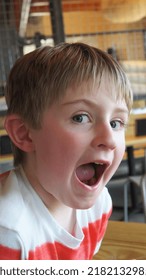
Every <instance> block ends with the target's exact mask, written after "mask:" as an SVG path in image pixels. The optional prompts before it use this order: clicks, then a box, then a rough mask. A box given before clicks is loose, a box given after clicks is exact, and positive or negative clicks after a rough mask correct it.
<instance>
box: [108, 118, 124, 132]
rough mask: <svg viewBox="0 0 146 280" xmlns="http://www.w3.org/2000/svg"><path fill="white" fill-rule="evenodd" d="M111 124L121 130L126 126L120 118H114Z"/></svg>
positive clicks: (115, 128)
mask: <svg viewBox="0 0 146 280" xmlns="http://www.w3.org/2000/svg"><path fill="white" fill-rule="evenodd" d="M110 125H111V127H112V128H113V129H114V130H119V129H122V128H123V127H125V124H124V123H123V122H122V121H120V120H113V121H111V122H110Z"/></svg>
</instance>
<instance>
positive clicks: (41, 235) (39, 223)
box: [0, 169, 112, 260]
mask: <svg viewBox="0 0 146 280" xmlns="http://www.w3.org/2000/svg"><path fill="white" fill-rule="evenodd" d="M0 177H1V178H0V260H59V259H60V260H88V259H92V257H93V255H94V254H95V253H97V252H98V250H99V247H100V245H101V241H102V239H103V236H104V233H105V230H106V227H107V222H108V219H109V217H110V214H111V209H112V202H111V197H110V195H109V193H108V190H107V188H106V187H105V188H104V189H103V191H102V192H101V194H100V195H99V197H98V198H97V200H96V203H95V205H94V206H93V207H91V208H90V209H87V210H80V209H78V210H76V226H75V229H74V235H72V234H70V233H68V232H67V231H66V230H65V229H64V228H62V227H61V226H60V225H59V224H58V223H57V221H56V220H55V219H54V218H53V216H52V215H51V213H50V212H49V210H48V209H47V208H46V206H45V205H44V203H43V202H42V200H41V198H40V197H39V196H38V194H37V193H36V192H35V191H34V189H33V188H32V186H31V185H30V184H29V182H28V181H27V179H26V177H25V175H24V172H22V171H20V169H17V170H12V171H10V172H7V173H5V174H2V175H1V176H0Z"/></svg>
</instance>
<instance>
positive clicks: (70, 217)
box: [22, 166, 76, 234]
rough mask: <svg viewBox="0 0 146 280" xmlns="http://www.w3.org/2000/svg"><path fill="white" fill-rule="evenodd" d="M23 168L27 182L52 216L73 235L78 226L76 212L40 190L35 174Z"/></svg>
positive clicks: (43, 190) (42, 189)
mask: <svg viewBox="0 0 146 280" xmlns="http://www.w3.org/2000/svg"><path fill="white" fill-rule="evenodd" d="M22 168H23V171H24V173H25V176H26V177H27V180H28V181H29V183H30V184H31V186H32V188H33V189H34V190H35V192H36V193H37V194H38V196H39V197H40V198H41V200H42V201H43V203H44V204H45V206H46V208H47V209H48V210H49V212H50V214H51V215H52V216H53V217H54V219H55V220H56V221H57V223H58V224H59V225H60V226H61V227H63V228H64V229H65V230H66V231H68V232H69V233H71V234H72V232H73V229H74V227H75V224H76V210H75V209H72V208H70V207H68V206H66V205H65V204H63V203H61V202H60V201H58V200H57V199H56V198H55V197H53V196H52V194H50V193H48V192H47V191H46V190H45V189H44V188H43V187H42V188H40V186H38V183H37V182H36V181H35V178H34V177H33V175H32V174H33V172H30V170H29V169H27V168H26V167H25V166H22Z"/></svg>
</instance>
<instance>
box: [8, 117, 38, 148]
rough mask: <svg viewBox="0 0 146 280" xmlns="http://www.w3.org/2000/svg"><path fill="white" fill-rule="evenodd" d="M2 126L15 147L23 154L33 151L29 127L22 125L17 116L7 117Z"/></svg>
mask: <svg viewBox="0 0 146 280" xmlns="http://www.w3.org/2000/svg"><path fill="white" fill-rule="evenodd" d="M4 126H5V129H6V131H7V133H8V135H9V137H10V139H11V141H12V142H13V143H14V144H15V146H16V147H18V148H19V149H20V150H22V151H24V152H32V151H34V144H33V141H32V139H31V133H30V129H29V126H28V125H26V124H25V123H24V121H23V120H22V119H21V117H20V116H19V115H16V114H12V115H8V116H7V117H6V119H5V125H4Z"/></svg>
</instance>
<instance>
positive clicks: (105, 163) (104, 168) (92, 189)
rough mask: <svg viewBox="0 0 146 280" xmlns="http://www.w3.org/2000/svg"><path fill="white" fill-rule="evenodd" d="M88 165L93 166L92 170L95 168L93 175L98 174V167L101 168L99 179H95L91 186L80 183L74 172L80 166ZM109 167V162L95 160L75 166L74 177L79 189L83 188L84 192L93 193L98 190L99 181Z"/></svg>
mask: <svg viewBox="0 0 146 280" xmlns="http://www.w3.org/2000/svg"><path fill="white" fill-rule="evenodd" d="M88 164H94V168H95V173H96V174H98V172H99V170H98V171H97V168H98V169H99V165H101V166H103V168H101V169H102V171H101V174H100V175H99V178H97V180H96V182H95V184H94V183H93V185H91V186H90V185H89V184H86V183H85V182H83V181H81V180H80V179H79V178H78V176H77V173H76V170H77V168H78V167H80V166H83V165H88ZM109 166H110V162H109V161H107V160H101V159H100V160H99V159H98V160H95V161H88V162H84V163H82V164H80V165H78V166H77V168H76V170H75V177H76V180H77V181H78V183H79V184H80V186H81V187H83V188H84V189H85V190H88V191H92V192H93V191H95V190H97V189H98V187H99V183H100V181H101V179H102V178H103V175H104V174H105V172H106V170H107V169H108V167H109Z"/></svg>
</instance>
